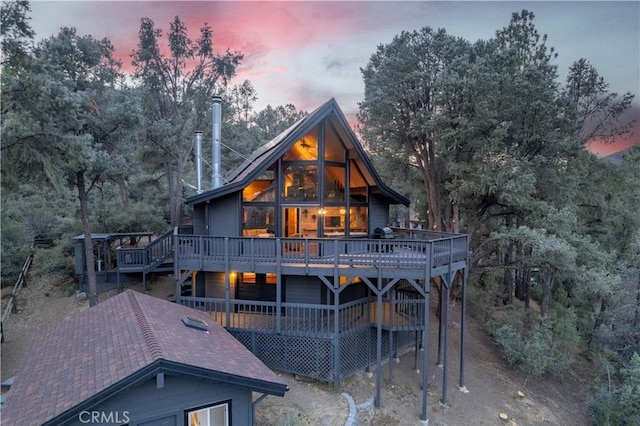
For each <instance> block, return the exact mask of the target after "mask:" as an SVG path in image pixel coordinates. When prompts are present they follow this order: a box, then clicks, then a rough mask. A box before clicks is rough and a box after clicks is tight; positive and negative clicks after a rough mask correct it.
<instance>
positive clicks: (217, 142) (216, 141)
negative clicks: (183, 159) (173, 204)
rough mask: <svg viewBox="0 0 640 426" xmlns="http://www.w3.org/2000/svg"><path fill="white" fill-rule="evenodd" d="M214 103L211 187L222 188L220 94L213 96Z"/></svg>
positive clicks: (212, 101)
mask: <svg viewBox="0 0 640 426" xmlns="http://www.w3.org/2000/svg"><path fill="white" fill-rule="evenodd" d="M211 103H212V104H213V107H212V113H213V120H212V123H211V138H212V145H211V151H212V153H211V189H216V188H220V187H221V186H222V185H223V183H224V182H223V181H222V174H221V173H220V169H221V165H222V159H221V144H222V142H221V139H222V136H221V133H222V98H221V97H220V96H218V95H214V96H212V97H211Z"/></svg>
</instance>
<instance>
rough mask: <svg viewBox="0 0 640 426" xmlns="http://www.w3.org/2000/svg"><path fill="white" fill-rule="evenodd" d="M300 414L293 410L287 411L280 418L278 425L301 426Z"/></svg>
mask: <svg viewBox="0 0 640 426" xmlns="http://www.w3.org/2000/svg"><path fill="white" fill-rule="evenodd" d="M303 425H304V423H303V422H302V420H301V419H300V415H299V414H297V413H295V412H291V411H290V412H288V413H287V414H285V415H284V416H283V417H282V418H281V419H280V426H303Z"/></svg>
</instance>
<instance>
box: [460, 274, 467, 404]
mask: <svg viewBox="0 0 640 426" xmlns="http://www.w3.org/2000/svg"><path fill="white" fill-rule="evenodd" d="M468 268H469V265H468V264H467V265H466V266H465V268H464V276H463V279H462V308H461V310H462V312H461V313H460V390H461V391H462V392H469V391H468V390H467V387H466V386H465V384H464V337H465V316H466V310H467V307H466V299H467V280H468V278H469V269H468Z"/></svg>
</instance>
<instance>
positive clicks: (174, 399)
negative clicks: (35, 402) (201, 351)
mask: <svg viewBox="0 0 640 426" xmlns="http://www.w3.org/2000/svg"><path fill="white" fill-rule="evenodd" d="M227 400H231V421H232V424H234V425H250V424H252V422H253V414H252V409H251V391H249V390H247V389H242V388H237V387H230V386H227V385H223V384H220V383H215V382H213V381H208V380H202V379H189V378H181V377H172V376H168V375H165V378H164V387H163V388H161V389H158V388H157V386H156V380H155V378H154V379H152V380H148V381H146V382H144V383H142V384H141V385H140V386H137V387H135V388H133V389H130V390H127V391H125V392H121V393H119V394H117V395H115V396H114V397H112V398H109V399H108V400H107V401H105V402H103V403H102V404H99V405H98V406H96V407H92V408H91V409H89V410H87V411H90V412H91V411H98V412H101V413H106V414H107V415H108V414H109V413H113V415H114V416H115V415H116V414H118V415H119V418H118V419H117V420H119V422H118V423H116V422H113V423H108V422H104V423H99V424H105V425H106V424H123V423H126V420H127V419H124V418H123V417H124V415H125V412H126V416H127V417H128V422H129V425H130V426H138V425H143V424H155V425H159V424H163V423H162V422H161V421H160V420H161V419H162V420H165V419H167V420H169V419H175V420H176V423H175V424H176V425H179V426H181V425H184V413H185V410H186V411H189V410H190V409H193V408H199V407H202V406H204V405H214V404H216V403H218V402H224V401H227ZM84 417H86V415H83V420H85V419H84ZM70 424H71V425H74V426H76V425H77V426H83V425H86V424H87V423H86V422H84V423H83V422H82V421H81V419H80V418H77V419H76V421H75V422H73V423H70ZM166 424H173V423H166Z"/></svg>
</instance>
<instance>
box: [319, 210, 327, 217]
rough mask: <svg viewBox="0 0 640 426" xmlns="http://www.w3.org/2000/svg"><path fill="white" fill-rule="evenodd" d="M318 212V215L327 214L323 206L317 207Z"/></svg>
mask: <svg viewBox="0 0 640 426" xmlns="http://www.w3.org/2000/svg"><path fill="white" fill-rule="evenodd" d="M318 214H319V215H320V216H324V215H325V214H327V209H325V208H319V209H318Z"/></svg>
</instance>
